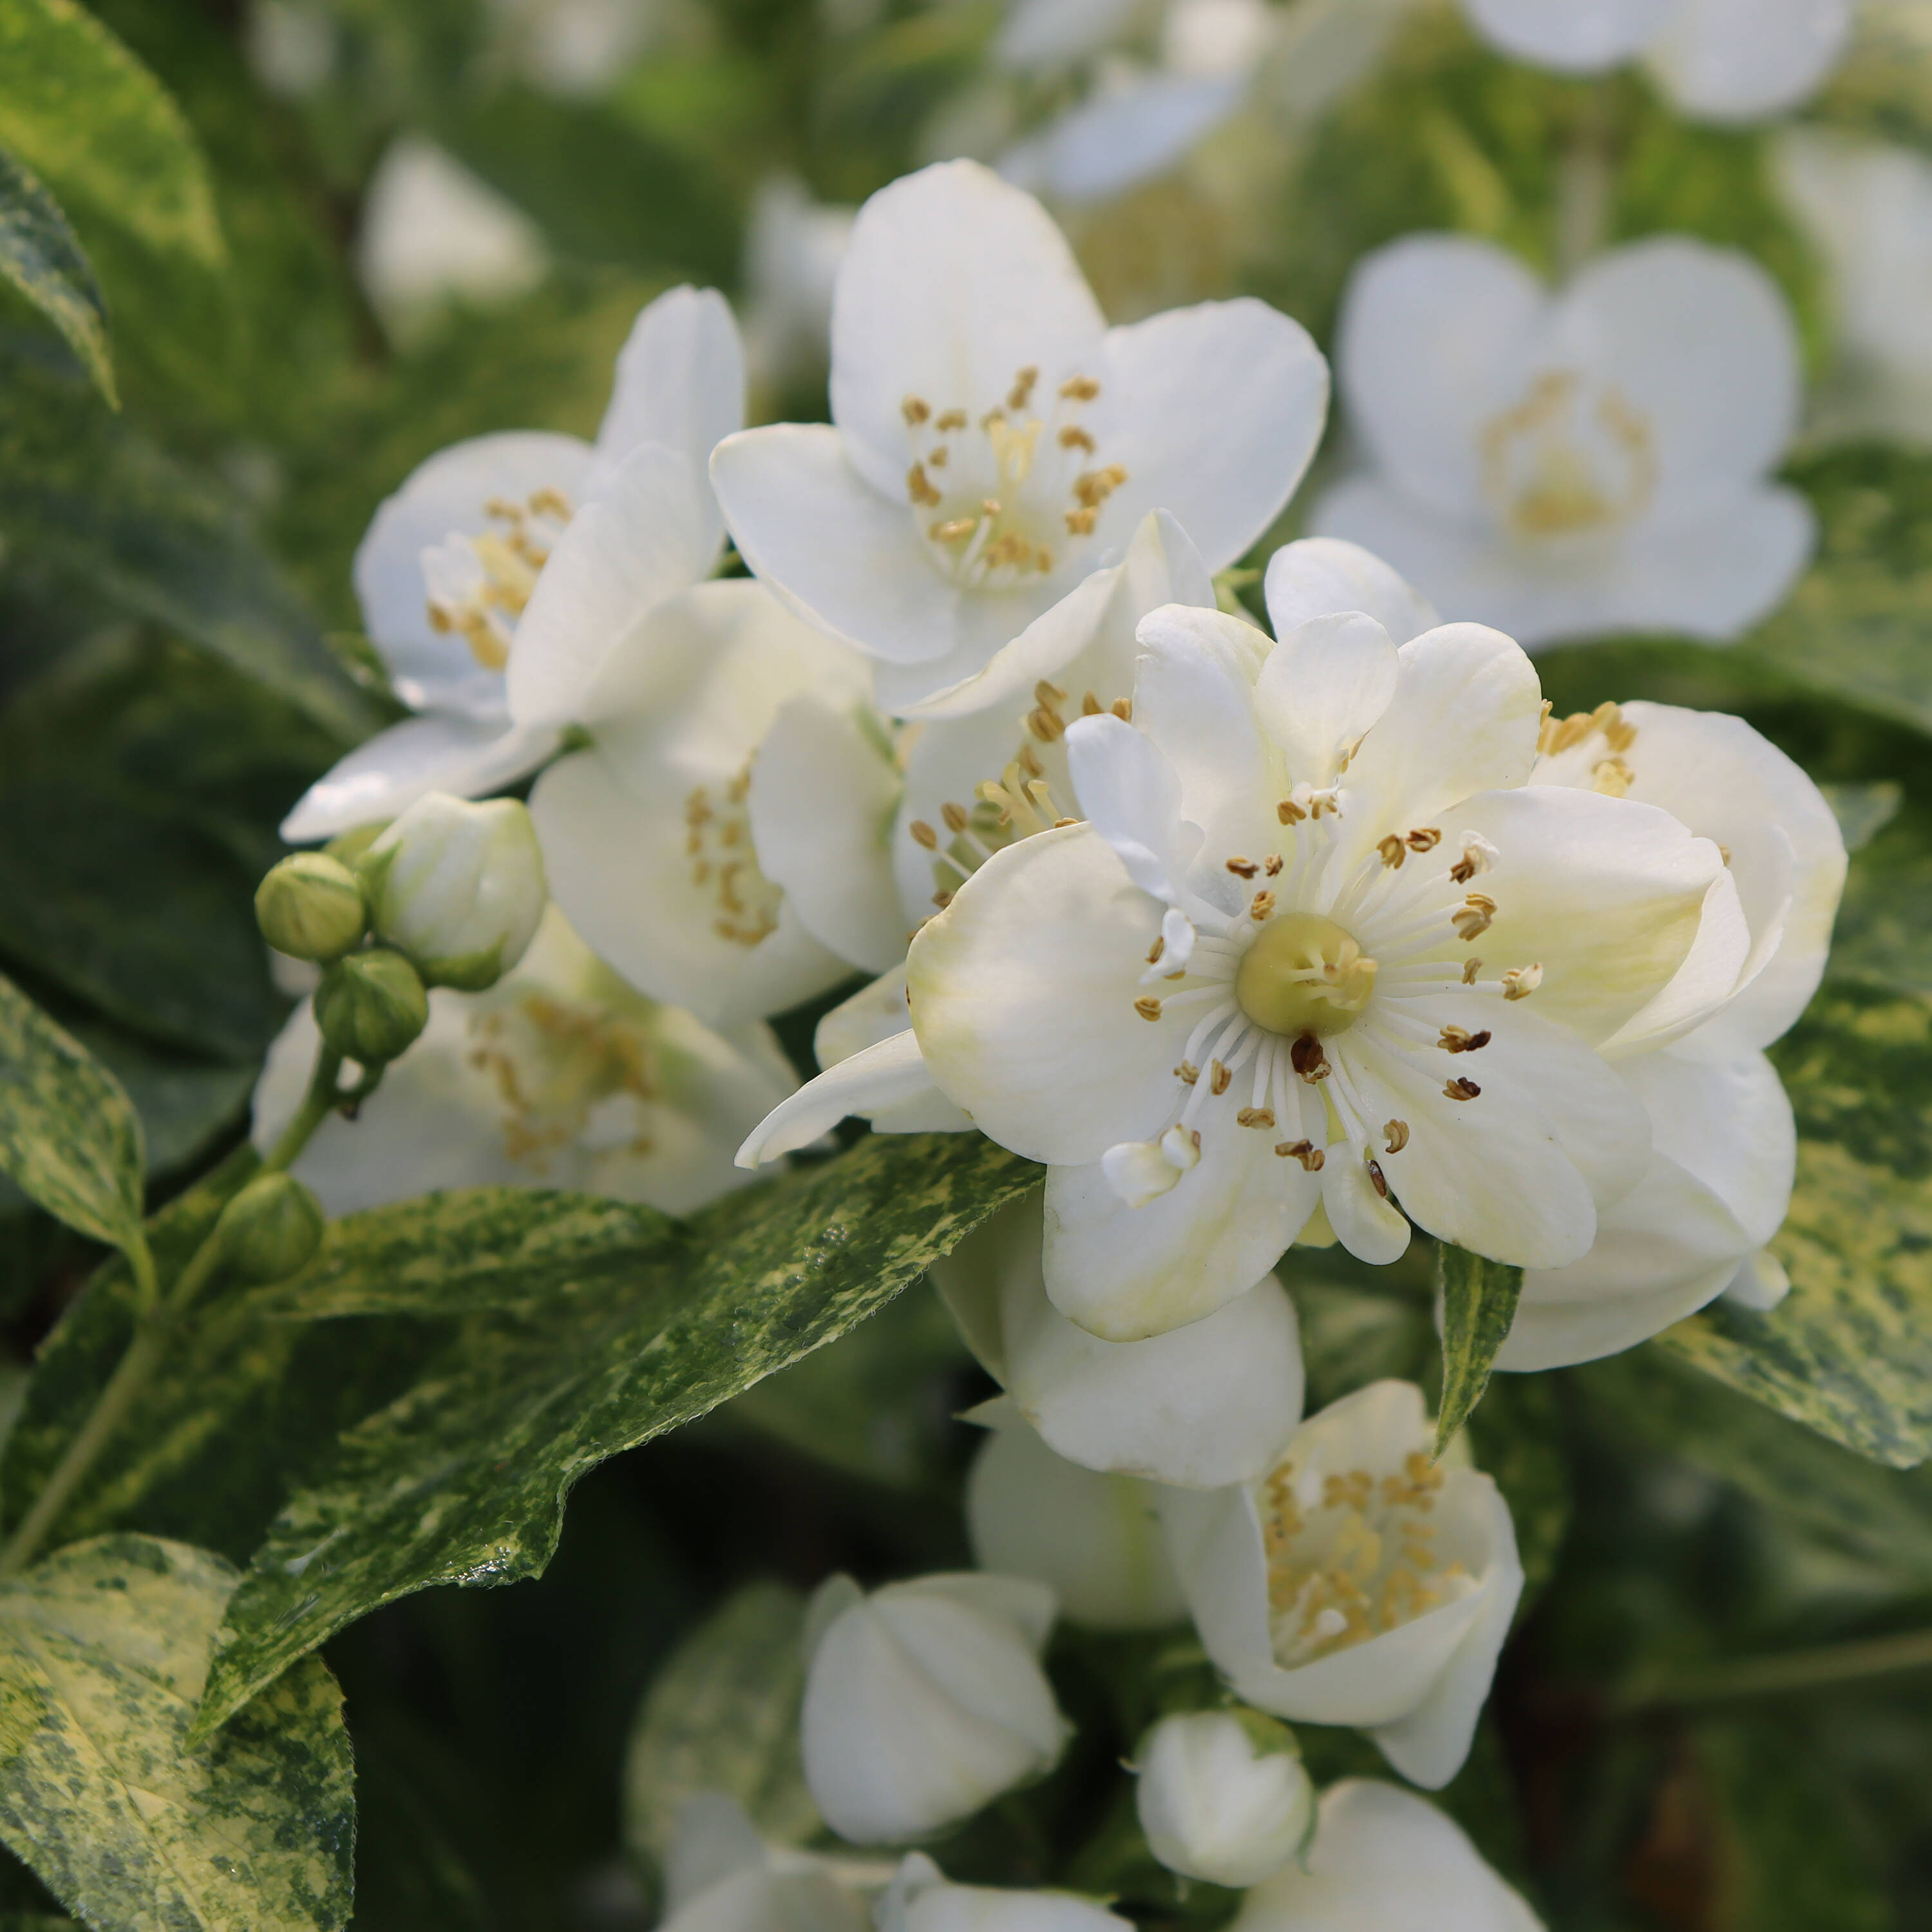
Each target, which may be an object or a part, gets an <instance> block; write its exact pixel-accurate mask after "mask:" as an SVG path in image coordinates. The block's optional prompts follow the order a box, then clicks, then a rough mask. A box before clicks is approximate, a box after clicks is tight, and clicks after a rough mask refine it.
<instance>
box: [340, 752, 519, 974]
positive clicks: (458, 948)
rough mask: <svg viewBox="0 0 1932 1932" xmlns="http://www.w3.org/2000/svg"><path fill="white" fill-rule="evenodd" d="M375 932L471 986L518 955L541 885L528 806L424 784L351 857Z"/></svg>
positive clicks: (420, 966)
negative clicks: (422, 793)
mask: <svg viewBox="0 0 1932 1932" xmlns="http://www.w3.org/2000/svg"><path fill="white" fill-rule="evenodd" d="M356 876H357V877H359V879H360V880H362V886H363V889H364V890H365V892H366V893H367V894H368V899H369V904H370V907H371V910H372V912H373V913H374V924H375V929H376V931H377V934H378V935H380V937H381V938H383V939H386V940H387V941H389V944H391V945H392V946H395V947H399V948H401V950H402V951H403V952H404V953H407V954H408V955H409V956H410V959H412V960H413V961H414V962H416V969H417V971H419V972H420V973H421V974H422V977H423V978H424V980H425V981H426V982H427V983H428V984H429V985H431V986H459V987H461V988H462V989H463V990H464V991H465V992H481V990H482V989H484V987H486V986H494V985H495V984H496V982H497V980H499V979H500V978H502V976H503V974H505V973H507V972H508V971H509V970H510V968H511V967H512V966H514V965H515V964H516V963H517V961H518V960H519V959H521V958H522V957H523V952H524V949H525V948H526V947H527V946H528V945H529V943H530V939H531V937H532V935H533V934H534V933H535V931H536V929H537V922H538V920H539V919H541V918H542V916H543V910H544V906H545V904H547V902H548V900H549V896H550V889H549V887H548V886H547V884H546V883H544V868H543V855H542V853H541V852H540V851H539V850H538V847H537V835H536V828H535V826H533V825H532V823H530V814H529V812H528V811H526V809H525V808H523V806H522V805H520V804H519V803H518V802H517V801H516V800H515V799H511V798H495V799H486V800H484V802H482V803H481V804H473V803H472V802H470V801H469V800H468V799H460V798H452V797H451V796H450V795H449V793H447V792H440V791H433V792H431V793H429V794H428V796H427V797H425V798H420V799H417V801H416V803H415V804H414V805H411V806H410V808H409V810H408V811H406V812H404V814H403V815H402V817H400V818H399V819H398V820H396V822H395V824H393V825H392V826H390V827H389V829H388V830H387V831H386V832H384V833H383V835H382V836H381V837H380V838H378V839H377V840H376V841H375V842H374V844H371V846H370V847H369V849H368V851H367V852H365V853H364V854H363V856H362V857H361V858H360V859H358V860H357V861H356Z"/></svg>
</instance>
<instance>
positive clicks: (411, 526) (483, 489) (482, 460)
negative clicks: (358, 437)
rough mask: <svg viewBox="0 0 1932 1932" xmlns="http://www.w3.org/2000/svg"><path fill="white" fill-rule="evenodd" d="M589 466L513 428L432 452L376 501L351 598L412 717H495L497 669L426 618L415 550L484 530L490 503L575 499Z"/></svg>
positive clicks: (499, 693)
mask: <svg viewBox="0 0 1932 1932" xmlns="http://www.w3.org/2000/svg"><path fill="white" fill-rule="evenodd" d="M590 461H591V451H590V446H589V444H588V443H583V442H580V440H578V439H577V437H574V436H555V435H552V434H550V433H549V432H547V431H538V430H512V431H507V432H505V434H501V435H497V436H479V437H471V438H470V439H469V440H468V441H466V442H463V443H452V444H451V445H450V446H449V448H448V449H442V450H439V451H437V453H436V455H434V456H432V457H431V458H428V460H427V461H425V462H423V463H419V464H418V465H417V466H416V468H415V469H413V470H412V471H410V474H409V476H408V477H407V479H406V480H405V481H404V484H403V485H402V487H401V489H399V490H397V492H396V493H395V495H394V496H389V497H386V498H385V499H384V500H383V503H382V505H381V506H380V508H378V509H377V512H376V514H375V515H374V517H373V518H372V519H371V521H370V524H369V529H368V534H367V535H365V536H364V538H363V539H362V542H361V543H360V544H358V545H357V546H356V565H355V577H356V598H357V601H359V603H360V604H361V605H362V622H363V625H364V626H365V628H366V629H367V630H368V633H369V637H370V641H371V643H374V645H375V646H376V648H377V650H378V651H380V652H381V653H382V656H383V662H384V663H385V664H387V665H388V667H389V673H390V676H391V679H392V681H393V682H394V683H395V687H396V693H397V695H398V697H401V699H402V700H403V701H404V703H406V704H408V705H411V706H413V707H414V708H415V709H417V710H419V711H423V710H428V709H437V710H452V711H463V712H469V713H470V714H472V715H477V716H488V715H495V716H497V717H499V718H500V717H501V715H502V709H503V681H502V673H501V672H500V671H496V670H490V669H489V668H488V667H487V666H485V665H484V664H479V663H478V661H477V659H476V658H475V655H474V653H473V652H472V651H471V650H470V648H469V645H468V644H467V643H465V642H464V641H463V639H462V637H460V636H458V635H457V634H455V632H453V631H438V630H437V629H436V628H434V627H433V626H432V625H431V622H430V621H429V608H428V592H427V590H426V589H425V585H424V583H423V567H422V553H423V552H424V551H425V550H431V549H434V547H436V546H437V545H438V544H442V543H443V542H445V541H447V540H448V538H449V535H450V533H451V532H452V531H455V532H458V533H460V534H461V535H466V536H467V535H475V534H477V533H478V532H481V531H484V530H485V529H488V528H489V527H490V517H489V513H488V510H487V505H488V504H489V503H490V502H491V500H492V499H497V498H501V499H505V500H506V501H508V502H514V503H522V502H526V501H527V500H528V499H529V497H530V496H532V495H533V494H535V493H536V492H537V491H538V490H560V491H561V492H562V493H563V495H564V496H565V497H566V498H568V499H569V500H571V502H575V501H576V500H577V498H578V497H579V496H580V495H581V493H582V490H583V478H584V476H585V474H586V472H587V471H588V470H589V466H590Z"/></svg>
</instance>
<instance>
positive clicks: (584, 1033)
mask: <svg viewBox="0 0 1932 1932" xmlns="http://www.w3.org/2000/svg"><path fill="white" fill-rule="evenodd" d="M318 1042H319V1037H318V1035H317V1031H316V1026H315V1021H314V1016H313V1014H312V1013H311V1010H310V1008H309V1007H308V1005H307V1004H304V1005H303V1006H302V1007H299V1009H298V1010H296V1013H294V1014H293V1016H291V1017H290V1020H289V1022H288V1024H287V1025H286V1026H285V1027H284V1028H283V1029H282V1031H281V1035H280V1037H278V1039H277V1040H276V1041H275V1044H274V1045H273V1046H272V1047H270V1049H269V1057H268V1061H267V1064H266V1066H265V1067H263V1072H262V1077H261V1079H260V1082H258V1083H257V1086H256V1089H255V1117H254V1141H255V1145H256V1146H257V1148H260V1149H261V1150H262V1151H264V1152H266V1151H267V1150H268V1149H269V1148H270V1147H272V1145H274V1144H275V1140H276V1139H277V1138H278V1136H279V1135H280V1134H281V1131H282V1130H283V1129H284V1127H286V1126H287V1124H288V1123H289V1121H290V1120H291V1119H293V1118H294V1115H295V1113H296V1109H298V1108H299V1106H301V1105H302V1096H303V1094H304V1093H305V1091H307V1088H308V1079H309V1071H310V1069H311V1067H313V1066H314V1062H315V1055H316V1049H317V1044H318ZM794 1084H795V1082H794V1078H793V1074H792V1071H791V1068H790V1064H788V1063H787V1061H786V1059H785V1057H784V1054H783V1053H782V1052H781V1051H780V1049H779V1047H778V1042H777V1041H776V1040H775V1039H774V1038H773V1037H772V1034H771V1033H770V1031H769V1030H768V1029H767V1028H764V1027H763V1026H748V1027H744V1028H739V1029H738V1030H736V1031H733V1032H731V1033H730V1034H717V1033H713V1032H712V1031H710V1030H709V1028H706V1027H704V1026H702V1025H700V1024H699V1023H698V1022H697V1021H696V1020H695V1019H693V1018H692V1017H691V1015H690V1014H688V1013H684V1012H682V1011H680V1010H679V1009H677V1008H676V1007H661V1006H659V1005H658V1004H657V1003H656V1002H655V1001H651V1000H647V999H645V998H643V997H642V996H641V995H639V994H637V993H636V992H633V991H632V990H631V988H630V987H628V986H626V985H625V983H623V982H622V980H619V978H618V977H617V976H616V974H614V973H613V972H612V971H610V969H609V968H607V966H604V965H603V964H602V963H601V962H599V961H598V959H596V958H595V956H593V955H592V953H590V952H589V950H587V949H586V947H585V946H584V945H583V942H582V941H580V939H578V938H577V935H575V934H574V932H571V929H570V928H569V927H568V925H567V924H566V923H565V921H564V918H563V916H562V913H560V912H559V911H558V910H557V909H556V907H554V906H553V907H551V908H550V910H549V912H548V913H546V914H545V916H544V922H543V924H542V926H541V928H540V929H538V934H537V937H536V938H535V941H534V942H533V943H532V945H531V947H530V949H529V951H528V952H527V953H526V954H525V955H524V956H523V962H522V964H521V965H520V966H519V967H518V968H517V970H516V971H514V973H511V974H508V975H507V976H506V977H505V978H504V979H502V980H500V981H499V982H498V983H497V984H496V986H494V987H493V988H492V989H490V991H489V992H484V993H462V992H455V991H454V990H452V989H446V988H442V987H439V988H437V989H434V990H433V991H432V992H431V994H430V996H429V1024H428V1026H427V1027H426V1028H425V1029H424V1031H423V1033H422V1037H420V1038H419V1040H417V1042H416V1044H415V1045H414V1046H413V1047H411V1048H410V1050H409V1052H407V1054H406V1055H404V1057H403V1058H401V1059H400V1060H398V1061H395V1062H394V1063H393V1064H392V1065H391V1066H390V1067H389V1070H388V1071H387V1073H386V1074H385V1075H384V1076H383V1084H382V1085H381V1086H380V1087H379V1088H377V1090H376V1091H375V1092H374V1094H371V1096H370V1097H368V1099H367V1100H365V1101H364V1102H363V1103H362V1105H361V1106H360V1108H359V1109H358V1112H357V1115H356V1119H355V1120H354V1121H344V1120H340V1119H337V1118H334V1117H331V1118H329V1119H328V1120H326V1121H323V1124H322V1125H321V1126H320V1127H319V1128H318V1129H317V1130H316V1133H315V1136H314V1139H312V1140H311V1142H309V1144H308V1148H306V1149H305V1151H304V1152H303V1153H302V1156H301V1157H300V1158H299V1160H297V1161H296V1165H295V1167H294V1169H293V1172H294V1174H295V1175H296V1178H297V1179H298V1180H300V1181H305V1182H306V1183H307V1184H308V1185H309V1186H310V1187H313V1188H314V1190H315V1191H316V1193H317V1194H318V1195H319V1196H320V1197H321V1199H322V1203H323V1206H324V1207H325V1208H326V1209H327V1210H328V1211H329V1213H330V1214H332V1215H334V1214H350V1213H353V1211H355V1210H356V1209H358V1208H374V1207H378V1206H380V1205H382V1204H383V1203H384V1202H389V1201H401V1200H405V1199H407V1198H408V1197H409V1196H411V1195H415V1194H420V1193H424V1192H425V1191H426V1190H428V1189H431V1188H436V1187H482V1186H485V1185H490V1184H494V1185H496V1186H504V1187H560V1188H568V1189H577V1190H583V1192H585V1193H592V1194H605V1195H611V1196H616V1198H617V1199H620V1200H625V1201H642V1202H646V1203H647V1204H649V1205H650V1206H652V1207H653V1208H660V1209H661V1210H663V1211H664V1212H665V1213H667V1214H689V1213H691V1211H693V1210H694V1209H696V1208H700V1207H702V1206H703V1205H704V1204H705V1203H706V1202H708V1201H711V1200H714V1199H716V1198H717V1196H719V1195H721V1194H723V1193H726V1192H727V1191H728V1190H730V1189H731V1188H733V1187H739V1186H742V1184H743V1183H744V1181H745V1178H746V1177H745V1173H744V1172H743V1170H742V1169H739V1168H736V1167H734V1166H733V1165H732V1161H731V1156H732V1153H733V1150H734V1149H735V1148H736V1145H737V1144H738V1142H739V1141H740V1140H741V1139H742V1138H743V1137H744V1133H745V1127H746V1126H747V1125H748V1124H749V1123H751V1122H752V1121H756V1120H757V1118H759V1116H760V1115H762V1114H763V1113H764V1112H766V1111H767V1110H769V1109H770V1108H771V1107H772V1106H773V1105H774V1104H775V1103H776V1102H777V1101H778V1100H781V1099H782V1098H783V1097H784V1094H786V1093H787V1091H790V1088H792V1086H793V1085H794Z"/></svg>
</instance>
